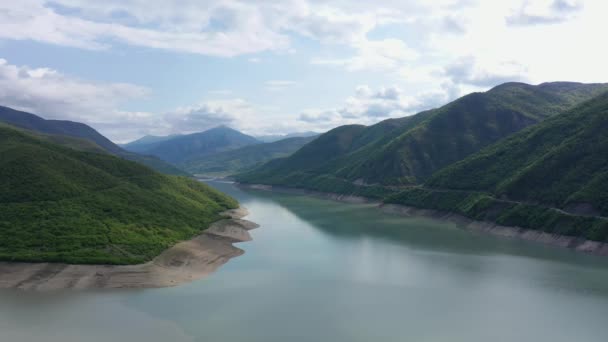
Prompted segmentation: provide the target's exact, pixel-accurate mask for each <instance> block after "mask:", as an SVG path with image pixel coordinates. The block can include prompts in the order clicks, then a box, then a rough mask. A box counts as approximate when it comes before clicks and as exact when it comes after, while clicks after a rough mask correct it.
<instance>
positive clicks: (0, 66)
mask: <svg viewBox="0 0 608 342" xmlns="http://www.w3.org/2000/svg"><path fill="white" fill-rule="evenodd" d="M147 93H148V90H147V89H146V88H142V87H139V86H136V85H133V84H126V83H95V82H89V81H85V80H80V79H77V78H74V77H70V76H67V75H64V74H62V73H60V72H59V71H56V70H53V69H49V68H30V67H28V66H17V65H13V64H10V63H9V62H8V61H6V60H4V59H0V103H1V104H3V105H6V106H9V107H12V108H16V109H20V110H24V111H28V112H32V113H36V114H40V115H42V116H44V117H45V118H48V119H64V120H73V121H81V122H83V121H84V122H85V123H89V124H93V125H105V124H111V123H114V122H121V124H122V125H125V124H127V123H129V122H132V123H133V122H146V120H147V119H149V118H150V117H151V114H149V113H145V112H126V111H119V110H117V108H118V106H119V105H120V104H122V103H124V102H127V101H130V100H133V99H136V98H141V97H144V96H146V95H147ZM149 123H150V124H152V123H151V122H149ZM110 135H112V134H110ZM117 135H118V134H117ZM117 135H114V136H117Z"/></svg>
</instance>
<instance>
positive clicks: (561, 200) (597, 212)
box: [386, 93, 608, 241]
mask: <svg viewBox="0 0 608 342" xmlns="http://www.w3.org/2000/svg"><path fill="white" fill-rule="evenodd" d="M386 201H387V202H389V203H398V204H405V205H410V206H416V207H423V208H431V209H438V210H444V211H450V212H457V213H460V214H463V215H466V216H468V217H470V218H473V219H476V220H485V221H493V222H497V223H500V224H504V225H509V226H520V227H525V228H531V229H539V230H543V231H546V232H551V233H559V234H563V235H571V236H582V237H585V238H587V239H592V240H598V241H608V219H607V218H606V217H608V93H605V94H604V95H600V96H598V97H596V98H594V99H592V100H590V101H588V102H585V103H583V104H581V105H580V106H577V107H576V108H574V109H572V110H570V111H568V112H566V113H564V114H560V115H558V116H555V117H552V118H549V119H547V120H545V121H543V122H541V123H539V124H538V125H536V126H533V127H530V128H528V129H525V130H523V131H522V132H519V133H517V134H515V135H513V136H511V137H509V138H507V139H505V140H503V141H500V142H498V143H496V144H494V145H492V146H490V147H488V148H486V149H484V150H482V151H480V152H478V153H476V154H474V155H472V156H470V157H469V158H466V159H464V160H462V161H460V162H458V163H456V164H454V165H452V166H449V167H447V168H445V169H443V170H441V171H440V172H438V173H436V174H435V175H434V176H433V177H432V178H431V179H429V181H428V182H427V183H426V185H425V187H420V188H411V189H408V190H404V191H402V192H400V193H399V194H396V195H394V196H392V197H389V198H388V199H387V200H386Z"/></svg>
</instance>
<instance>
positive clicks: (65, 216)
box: [0, 125, 237, 264]
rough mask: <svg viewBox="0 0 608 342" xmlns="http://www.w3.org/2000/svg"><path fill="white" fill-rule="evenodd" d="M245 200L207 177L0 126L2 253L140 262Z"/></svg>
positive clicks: (35, 257) (27, 258)
mask: <svg viewBox="0 0 608 342" xmlns="http://www.w3.org/2000/svg"><path fill="white" fill-rule="evenodd" d="M236 206H237V203H236V202H235V201H234V200H233V199H231V198H229V197H227V196H225V195H223V194H221V193H219V192H217V191H215V190H213V189H211V188H209V187H207V186H206V185H204V184H201V183H200V182H197V181H194V180H191V179H188V178H184V177H177V176H167V175H163V174H160V173H157V172H155V171H153V170H151V169H148V168H147V167H145V166H141V165H140V164H137V163H134V162H130V161H126V160H123V159H120V158H117V157H114V156H112V155H109V154H102V153H90V152H82V151H76V150H74V149H71V148H67V147H63V146H59V145H56V144H54V143H52V142H49V141H48V140H46V139H41V138H39V137H36V136H34V135H30V134H28V133H26V132H24V131H21V130H17V129H13V128H10V127H8V126H5V125H3V126H0V213H2V215H1V216H0V259H2V260H14V261H52V262H68V263H104V264H107V263H112V264H125V263H140V262H144V261H146V260H149V259H151V258H152V257H154V256H155V255H157V254H159V253H160V252H161V251H162V250H164V249H165V248H167V247H169V246H171V245H172V244H174V243H176V242H177V241H179V240H183V239H188V238H190V237H192V236H194V235H196V234H197V233H199V232H200V231H201V230H202V229H204V228H205V227H207V226H208V225H209V224H210V223H211V222H213V221H215V220H217V219H218V218H219V212H221V211H223V210H226V209H227V208H234V207H236Z"/></svg>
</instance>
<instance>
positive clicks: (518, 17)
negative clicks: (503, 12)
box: [506, 0, 583, 26]
mask: <svg viewBox="0 0 608 342" xmlns="http://www.w3.org/2000/svg"><path fill="white" fill-rule="evenodd" d="M582 9H583V2H582V1H579V0H526V1H524V3H522V5H521V6H520V7H519V8H518V9H517V10H514V11H513V12H512V14H511V15H509V16H508V17H507V18H506V21H507V24H509V25H514V26H526V25H543V24H557V23H561V22H564V21H567V20H570V19H572V18H574V17H575V16H576V15H577V14H578V12H580V11H581V10H582Z"/></svg>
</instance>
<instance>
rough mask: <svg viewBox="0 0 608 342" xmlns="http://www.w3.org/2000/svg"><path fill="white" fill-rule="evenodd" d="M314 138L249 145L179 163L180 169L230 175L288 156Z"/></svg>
mask: <svg viewBox="0 0 608 342" xmlns="http://www.w3.org/2000/svg"><path fill="white" fill-rule="evenodd" d="M315 138H316V137H314V136H313V137H298V138H287V139H283V140H278V141H274V142H269V143H264V144H255V145H249V146H245V147H241V148H238V149H236V150H231V151H227V152H221V153H216V154H213V155H210V156H207V157H204V158H194V159H192V160H187V161H186V162H183V163H181V164H180V167H182V168H183V169H184V170H186V171H188V172H190V173H193V174H207V175H222V176H225V175H230V174H233V173H235V172H237V171H243V170H246V169H249V168H252V167H254V166H256V165H259V164H262V163H265V162H267V161H269V160H271V159H275V158H282V157H286V156H289V155H291V154H293V153H294V152H295V151H297V150H298V149H299V148H301V147H302V146H304V145H305V144H307V143H309V142H311V141H312V140H314V139H315Z"/></svg>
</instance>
